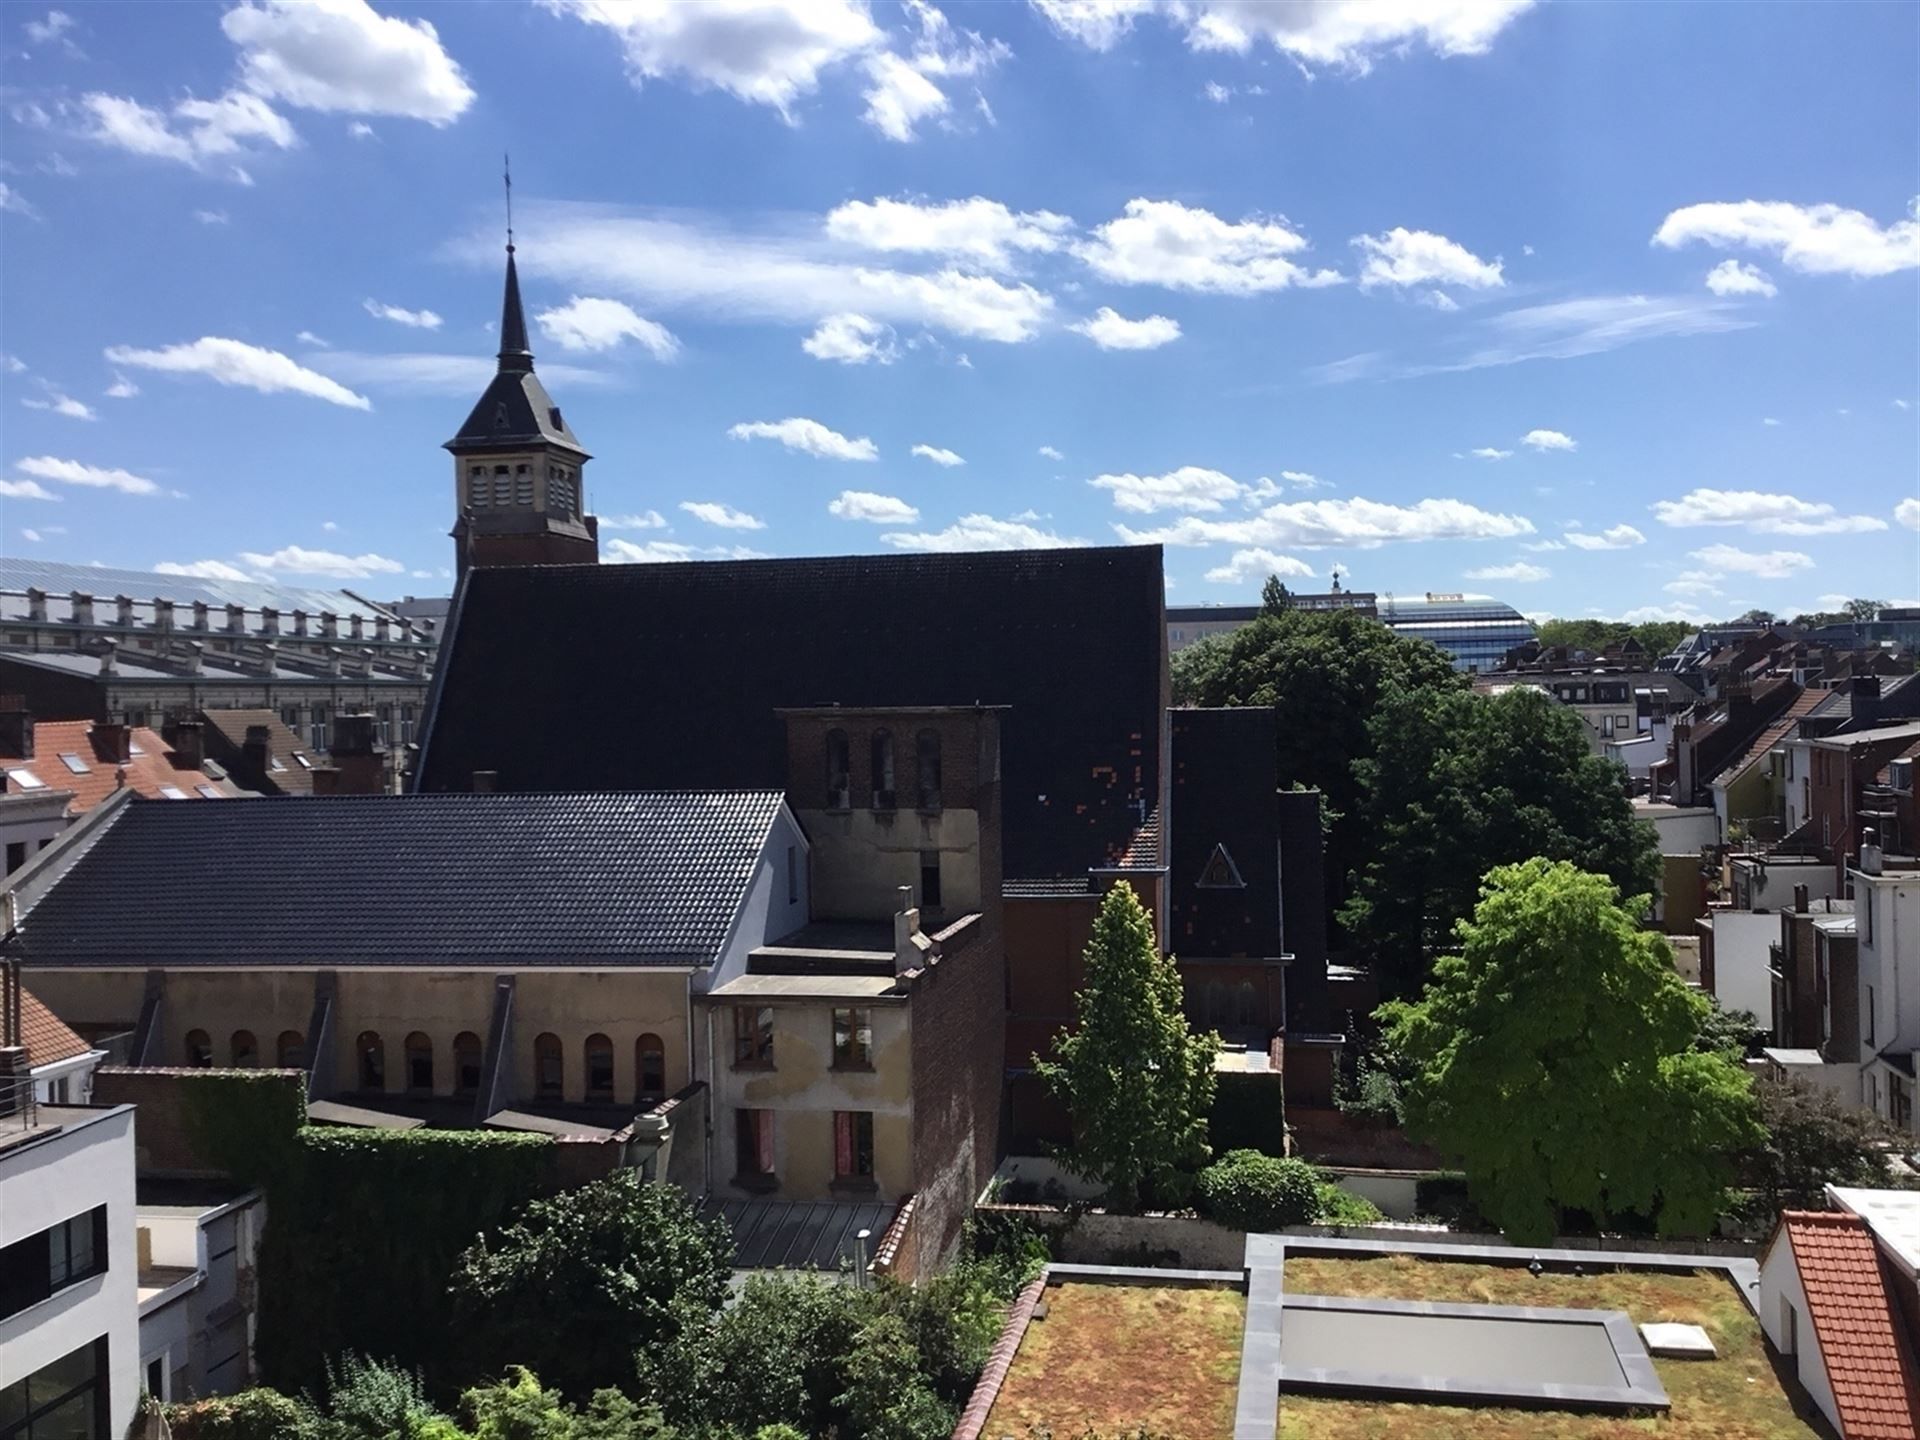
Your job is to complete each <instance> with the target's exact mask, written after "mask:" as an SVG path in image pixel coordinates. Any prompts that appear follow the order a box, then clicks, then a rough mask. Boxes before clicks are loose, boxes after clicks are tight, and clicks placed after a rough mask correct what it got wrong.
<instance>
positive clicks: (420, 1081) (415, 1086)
mask: <svg viewBox="0 0 1920 1440" xmlns="http://www.w3.org/2000/svg"><path fill="white" fill-rule="evenodd" d="M407 1089H408V1090H409V1091H411V1092H412V1093H414V1094H416V1095H431V1094H432V1093H433V1041H432V1040H430V1039H428V1038H427V1035H426V1033H425V1032H424V1031H420V1030H416V1031H414V1032H413V1033H412V1034H411V1035H409V1036H407Z"/></svg>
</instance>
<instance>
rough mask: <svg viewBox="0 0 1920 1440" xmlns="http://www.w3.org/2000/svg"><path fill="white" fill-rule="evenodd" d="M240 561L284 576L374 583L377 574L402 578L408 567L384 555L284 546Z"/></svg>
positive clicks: (252, 553)
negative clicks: (349, 553)
mask: <svg viewBox="0 0 1920 1440" xmlns="http://www.w3.org/2000/svg"><path fill="white" fill-rule="evenodd" d="M240 558H241V559H242V560H244V561H246V562H247V564H249V565H251V566H253V567H254V569H256V570H265V571H269V572H271V573H277V574H282V575H323V576H325V577H327V578H328V579H330V580H370V579H372V578H373V577H374V576H375V575H402V574H405V573H406V569H407V567H406V566H404V565H402V564H401V563H400V562H399V561H398V560H389V559H387V557H386V556H384V555H374V554H367V555H341V554H339V553H337V552H335V551H332V550H309V549H307V548H306V547H305V546H304V545H283V546H281V547H280V548H279V549H278V550H275V551H274V552H273V553H272V554H268V555H263V554H261V553H259V552H257V551H253V550H242V551H241V552H240Z"/></svg>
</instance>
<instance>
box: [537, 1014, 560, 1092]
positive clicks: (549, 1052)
mask: <svg viewBox="0 0 1920 1440" xmlns="http://www.w3.org/2000/svg"><path fill="white" fill-rule="evenodd" d="M533 1089H534V1093H535V1094H536V1095H538V1096H539V1097H540V1098H541V1099H542V1100H562V1099H565V1098H566V1093H567V1079H566V1070H565V1068H564V1063H563V1061H562V1059H561V1054H560V1037H559V1036H558V1035H554V1034H551V1033H549V1032H547V1031H544V1030H543V1031H541V1033H540V1034H538V1035H536V1036H534V1037H533Z"/></svg>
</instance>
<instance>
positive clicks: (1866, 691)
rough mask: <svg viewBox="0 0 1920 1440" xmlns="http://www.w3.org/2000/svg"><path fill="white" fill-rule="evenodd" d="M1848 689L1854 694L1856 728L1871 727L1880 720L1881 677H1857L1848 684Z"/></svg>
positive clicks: (1854, 721)
mask: <svg viewBox="0 0 1920 1440" xmlns="http://www.w3.org/2000/svg"><path fill="white" fill-rule="evenodd" d="M1847 688H1848V689H1849V690H1850V691H1852V693H1853V723H1854V727H1855V728H1856V729H1866V728H1868V727H1870V726H1871V725H1872V724H1873V723H1874V722H1875V721H1876V720H1878V719H1879V718H1880V677H1879V676H1878V675H1856V676H1854V677H1853V679H1852V680H1850V681H1849V682H1848V683H1847Z"/></svg>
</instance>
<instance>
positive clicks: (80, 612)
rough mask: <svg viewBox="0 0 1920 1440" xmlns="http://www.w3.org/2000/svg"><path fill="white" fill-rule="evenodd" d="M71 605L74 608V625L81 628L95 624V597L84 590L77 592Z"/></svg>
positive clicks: (74, 593)
mask: <svg viewBox="0 0 1920 1440" xmlns="http://www.w3.org/2000/svg"><path fill="white" fill-rule="evenodd" d="M69 603H70V604H71V605H72V606H73V623H74V624H76V625H81V626H91V625H92V624H93V596H91V595H89V594H88V593H87V592H86V591H84V590H76V591H74V592H73V596H72V599H71V600H70V602H69Z"/></svg>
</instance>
